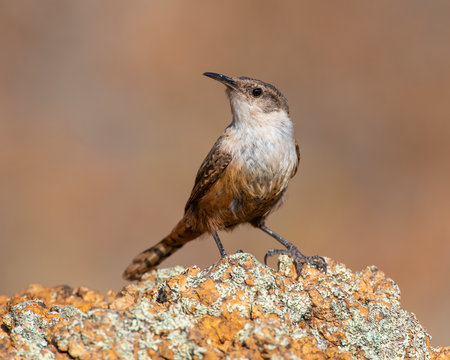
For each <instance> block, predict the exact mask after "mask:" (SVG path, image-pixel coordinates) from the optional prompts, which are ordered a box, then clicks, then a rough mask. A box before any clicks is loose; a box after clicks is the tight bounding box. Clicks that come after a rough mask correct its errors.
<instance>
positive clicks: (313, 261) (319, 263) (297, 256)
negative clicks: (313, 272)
mask: <svg viewBox="0 0 450 360" xmlns="http://www.w3.org/2000/svg"><path fill="white" fill-rule="evenodd" d="M281 254H283V255H289V256H290V257H291V258H293V260H294V263H295V267H296V269H297V274H298V275H300V274H301V273H302V270H303V264H310V265H313V266H314V267H316V268H317V269H318V270H320V271H322V272H324V273H326V272H327V262H326V261H325V259H324V258H323V257H322V256H319V255H314V256H305V255H303V254H302V253H301V252H300V251H299V250H298V249H297V248H296V247H295V246H292V247H291V248H290V249H286V250H285V249H269V251H267V253H266V255H265V256H264V264H265V265H267V259H268V258H269V257H270V256H274V255H281Z"/></svg>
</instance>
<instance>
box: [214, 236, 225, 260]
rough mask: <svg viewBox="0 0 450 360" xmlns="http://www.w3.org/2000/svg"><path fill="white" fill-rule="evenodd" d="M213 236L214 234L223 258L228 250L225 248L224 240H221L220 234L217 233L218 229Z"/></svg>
mask: <svg viewBox="0 0 450 360" xmlns="http://www.w3.org/2000/svg"><path fill="white" fill-rule="evenodd" d="M212 236H213V238H214V240H215V241H216V245H217V247H218V248H219V252H220V257H221V258H223V257H225V256H227V252H226V251H225V249H224V248H223V245H222V242H221V241H220V238H219V235H218V234H217V231H214V232H213V233H212Z"/></svg>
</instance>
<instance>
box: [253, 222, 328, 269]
mask: <svg viewBox="0 0 450 360" xmlns="http://www.w3.org/2000/svg"><path fill="white" fill-rule="evenodd" d="M256 226H257V227H258V228H260V229H261V230H262V231H264V232H265V233H267V234H269V235H270V236H272V237H273V238H274V239H275V240H277V241H278V242H280V243H281V244H283V246H284V247H286V250H280V249H269V251H268V252H267V254H266V256H264V263H265V264H266V265H267V258H268V257H270V256H273V255H279V254H285V255H289V256H291V257H292V258H293V259H294V262H295V266H296V268H297V273H298V274H299V275H300V274H301V272H302V269H303V264H311V265H314V266H315V267H316V268H317V269H319V270H320V271H323V272H327V262H326V261H325V259H324V258H323V257H322V256H319V255H314V256H305V255H303V254H302V253H301V252H300V251H299V250H298V249H297V247H296V246H295V245H294V244H292V243H290V242H289V241H287V240H286V239H284V238H282V237H281V236H280V235H278V234H277V233H275V232H273V231H272V230H270V229H269V228H268V227H267V226H266V225H264V223H259V224H256Z"/></svg>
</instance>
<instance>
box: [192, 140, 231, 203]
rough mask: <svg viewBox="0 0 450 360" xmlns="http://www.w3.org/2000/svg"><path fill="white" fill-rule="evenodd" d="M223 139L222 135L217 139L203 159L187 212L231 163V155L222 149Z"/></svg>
mask: <svg viewBox="0 0 450 360" xmlns="http://www.w3.org/2000/svg"><path fill="white" fill-rule="evenodd" d="M222 140H223V137H222V136H221V137H219V138H218V139H217V141H216V143H215V144H214V146H213V147H212V149H211V151H210V152H209V154H208V155H207V156H206V158H205V160H203V163H202V165H201V166H200V169H198V172H197V176H196V177H195V184H194V188H193V189H192V193H191V196H190V197H189V200H188V201H187V203H186V206H185V208H184V211H185V212H186V211H187V209H188V208H189V207H190V206H191V205H193V204H194V203H195V202H196V201H198V199H200V198H201V197H202V196H203V195H204V194H205V193H206V191H208V189H209V188H210V187H211V186H212V185H213V184H214V183H215V182H216V181H217V180H218V179H219V177H220V175H221V174H222V173H223V171H224V170H225V168H226V167H227V166H228V164H229V163H230V161H231V155H230V154H228V153H224V152H223V151H221V150H220V144H221V143H222Z"/></svg>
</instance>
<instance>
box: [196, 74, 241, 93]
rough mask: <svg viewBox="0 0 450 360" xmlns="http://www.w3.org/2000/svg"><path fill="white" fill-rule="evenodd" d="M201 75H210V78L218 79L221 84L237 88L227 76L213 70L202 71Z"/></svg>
mask: <svg viewBox="0 0 450 360" xmlns="http://www.w3.org/2000/svg"><path fill="white" fill-rule="evenodd" d="M203 75H205V76H207V77H210V78H211V79H214V80H217V81H220V82H221V83H222V84H224V85H225V86H226V87H229V88H230V89H233V90H237V85H236V82H235V81H234V80H233V79H232V78H230V77H228V76H225V75H222V74H217V73H213V72H205V73H203Z"/></svg>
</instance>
